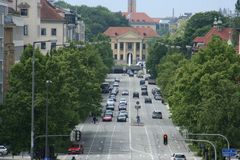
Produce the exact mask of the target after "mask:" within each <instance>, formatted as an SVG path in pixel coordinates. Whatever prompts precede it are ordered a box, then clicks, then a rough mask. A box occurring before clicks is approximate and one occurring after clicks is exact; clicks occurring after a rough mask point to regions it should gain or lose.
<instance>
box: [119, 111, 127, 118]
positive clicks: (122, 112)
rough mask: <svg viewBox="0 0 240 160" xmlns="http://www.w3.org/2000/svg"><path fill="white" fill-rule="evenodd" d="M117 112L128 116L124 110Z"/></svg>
mask: <svg viewBox="0 0 240 160" xmlns="http://www.w3.org/2000/svg"><path fill="white" fill-rule="evenodd" d="M119 114H124V115H125V116H126V118H128V112H127V111H126V110H121V111H119Z"/></svg>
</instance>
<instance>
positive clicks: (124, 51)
mask: <svg viewBox="0 0 240 160" xmlns="http://www.w3.org/2000/svg"><path fill="white" fill-rule="evenodd" d="M126 46H127V43H126V42H123V61H125V62H126V60H127V59H126V57H127V53H126Z"/></svg>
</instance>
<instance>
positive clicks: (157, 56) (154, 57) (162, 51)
mask: <svg viewBox="0 0 240 160" xmlns="http://www.w3.org/2000/svg"><path fill="white" fill-rule="evenodd" d="M166 54H167V47H165V45H162V44H160V43H157V42H156V43H155V44H154V45H150V46H149V50H148V57H147V62H146V66H147V70H149V73H150V74H151V76H152V78H156V77H157V65H158V64H159V62H160V60H161V58H163V57H164V56H165V55H166Z"/></svg>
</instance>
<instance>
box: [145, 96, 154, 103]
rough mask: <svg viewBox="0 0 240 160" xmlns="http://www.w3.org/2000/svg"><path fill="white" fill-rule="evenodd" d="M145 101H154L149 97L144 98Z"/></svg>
mask: <svg viewBox="0 0 240 160" xmlns="http://www.w3.org/2000/svg"><path fill="white" fill-rule="evenodd" d="M144 102H145V103H152V99H151V98H149V97H146V98H145V100H144Z"/></svg>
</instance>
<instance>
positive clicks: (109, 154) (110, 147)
mask: <svg viewBox="0 0 240 160" xmlns="http://www.w3.org/2000/svg"><path fill="white" fill-rule="evenodd" d="M115 129H116V125H114V127H113V131H112V135H111V141H110V145H109V151H108V157H107V159H108V160H109V159H110V156H111V150H112V143H113V142H112V141H113V135H114V132H115Z"/></svg>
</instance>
